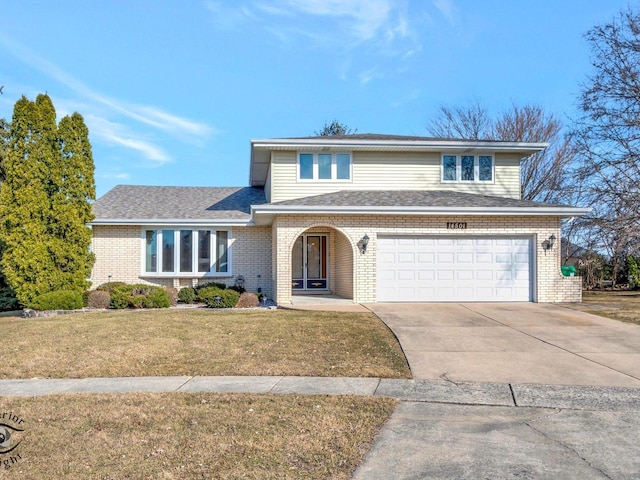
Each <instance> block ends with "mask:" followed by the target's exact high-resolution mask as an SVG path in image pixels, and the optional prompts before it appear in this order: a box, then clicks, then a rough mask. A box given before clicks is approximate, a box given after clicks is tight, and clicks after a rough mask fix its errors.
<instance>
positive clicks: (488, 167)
mask: <svg viewBox="0 0 640 480" xmlns="http://www.w3.org/2000/svg"><path fill="white" fill-rule="evenodd" d="M480 180H481V181H483V182H490V181H491V180H493V157H491V156H488V155H487V156H480Z"/></svg>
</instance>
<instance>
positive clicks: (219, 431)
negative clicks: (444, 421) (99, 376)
mask: <svg viewBox="0 0 640 480" xmlns="http://www.w3.org/2000/svg"><path fill="white" fill-rule="evenodd" d="M394 406H395V401H394V400H391V399H387V398H377V397H376V398H373V397H349V396H342V397H327V396H293V395H283V396H277V395H217V394H186V393H178V394H176V393H172V394H127V395H56V396H49V397H36V398H26V399H25V398H20V399H7V398H4V399H2V400H1V401H0V412H5V411H11V412H14V413H16V414H18V415H19V416H20V417H21V418H23V419H24V420H25V432H24V434H23V436H22V443H21V444H20V445H19V446H18V447H17V449H16V450H15V451H14V452H12V453H13V454H14V455H15V454H18V453H19V454H20V457H21V460H20V461H19V462H18V463H16V464H14V466H12V467H11V468H10V469H4V468H2V469H0V478H1V479H4V478H7V479H9V478H11V479H13V478H24V479H38V480H42V479H57V478H62V477H64V478H96V479H116V478H136V479H138V478H139V479H143V478H144V479H157V478H163V479H196V478H202V479H205V478H206V479H210V478H219V479H226V478H254V479H255V478H260V479H269V478H308V479H326V478H332V479H347V478H349V477H350V475H351V474H352V473H353V471H354V470H355V468H356V466H357V465H358V463H359V462H360V461H361V459H362V456H363V455H364V454H365V453H366V451H367V450H368V449H369V447H370V445H371V442H372V441H373V438H374V436H375V435H376V433H377V432H378V430H379V429H380V428H381V426H382V425H383V424H384V422H385V421H386V420H387V419H388V417H389V415H390V414H391V412H392V411H393V408H394Z"/></svg>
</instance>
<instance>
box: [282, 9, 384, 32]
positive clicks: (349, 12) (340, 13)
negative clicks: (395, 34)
mask: <svg viewBox="0 0 640 480" xmlns="http://www.w3.org/2000/svg"><path fill="white" fill-rule="evenodd" d="M285 3H286V4H287V5H288V6H289V7H290V8H292V9H293V10H297V11H298V12H300V13H304V14H309V15H315V16H330V17H343V18H348V19H350V20H351V21H352V22H353V26H352V28H353V33H354V36H355V37H356V38H358V39H359V40H369V39H372V38H373V37H375V36H376V35H377V34H378V32H379V31H380V30H381V29H382V27H383V26H384V25H385V24H386V22H387V21H388V17H389V12H390V11H391V5H390V1H389V0H286V2H285Z"/></svg>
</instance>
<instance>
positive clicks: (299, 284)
mask: <svg viewBox="0 0 640 480" xmlns="http://www.w3.org/2000/svg"><path fill="white" fill-rule="evenodd" d="M291 275H292V280H291V288H293V290H328V284H327V236H326V235H318V234H314V235H311V234H308V235H300V236H299V237H298V239H297V240H296V243H295V244H294V245H293V254H292V259H291Z"/></svg>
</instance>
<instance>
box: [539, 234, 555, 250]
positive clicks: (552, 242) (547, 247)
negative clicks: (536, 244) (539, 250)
mask: <svg viewBox="0 0 640 480" xmlns="http://www.w3.org/2000/svg"><path fill="white" fill-rule="evenodd" d="M555 244H556V236H555V235H553V234H552V235H551V236H550V237H549V238H548V239H547V240H545V241H544V242H542V246H543V247H544V249H545V250H551V249H552V248H553V246H554V245H555Z"/></svg>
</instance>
